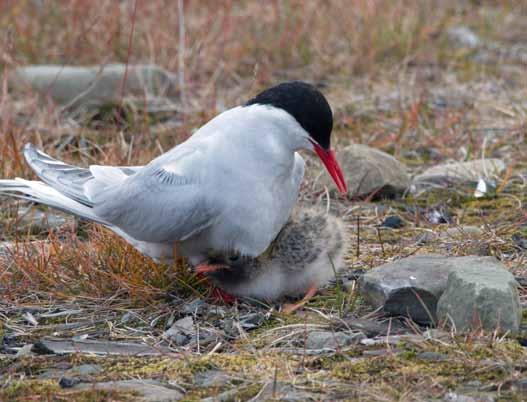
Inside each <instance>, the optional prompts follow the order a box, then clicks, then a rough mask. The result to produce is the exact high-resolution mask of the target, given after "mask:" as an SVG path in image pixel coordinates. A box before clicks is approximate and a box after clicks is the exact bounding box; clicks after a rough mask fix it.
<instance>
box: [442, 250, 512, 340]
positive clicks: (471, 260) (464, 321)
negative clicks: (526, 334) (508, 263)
mask: <svg viewBox="0 0 527 402" xmlns="http://www.w3.org/2000/svg"><path fill="white" fill-rule="evenodd" d="M459 260H460V263H461V264H460V266H459V267H458V268H457V269H455V270H452V272H450V274H449V276H448V282H447V286H446V290H445V292H444V293H443V294H442V296H441V298H440V299H439V302H438V305H437V315H438V318H439V319H440V320H441V321H443V322H444V323H445V324H447V325H452V326H454V327H455V329H456V330H457V331H461V332H462V331H467V330H473V329H484V330H487V331H494V330H496V329H498V330H500V331H501V332H505V331H510V332H512V333H516V332H518V330H519V327H520V323H521V318H522V312H521V307H520V298H519V295H518V286H519V285H518V283H517V282H516V280H515V279H514V276H513V275H512V274H511V273H510V272H509V271H507V270H506V269H505V267H504V266H503V264H501V263H500V262H499V261H498V260H497V259H496V258H494V257H477V258H476V257H462V258H460V259H459Z"/></svg>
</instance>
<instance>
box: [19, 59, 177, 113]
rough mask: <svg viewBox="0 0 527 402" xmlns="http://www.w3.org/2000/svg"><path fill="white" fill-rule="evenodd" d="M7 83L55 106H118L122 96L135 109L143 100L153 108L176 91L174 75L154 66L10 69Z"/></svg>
mask: <svg viewBox="0 0 527 402" xmlns="http://www.w3.org/2000/svg"><path fill="white" fill-rule="evenodd" d="M125 75H126V83H125V85H124V88H123V81H124V78H125ZM9 84H10V86H11V87H12V88H14V89H23V88H25V87H28V86H30V87H32V88H33V89H34V90H36V91H38V92H40V93H42V94H44V95H46V96H47V95H49V96H51V98H52V99H53V100H54V101H55V102H57V103H58V104H61V105H68V106H72V107H77V106H86V107H98V106H101V105H105V104H119V103H120V102H121V98H122V97H123V96H124V97H125V98H127V99H128V98H131V99H137V105H138V106H141V100H142V102H143V105H144V103H145V98H146V100H147V101H151V102H152V105H153V107H155V105H156V104H157V103H161V104H162V103H163V102H162V99H163V98H173V97H174V96H175V95H176V92H177V91H176V87H175V79H174V75H173V74H171V73H169V72H168V71H166V70H164V69H162V68H160V67H158V66H155V65H128V66H126V65H125V64H108V65H102V66H89V67H77V66H60V65H35V66H26V67H20V68H17V69H16V70H14V72H13V74H12V75H11V77H10V79H9ZM158 106H160V105H158Z"/></svg>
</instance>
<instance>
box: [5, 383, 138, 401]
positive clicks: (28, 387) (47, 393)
mask: <svg viewBox="0 0 527 402" xmlns="http://www.w3.org/2000/svg"><path fill="white" fill-rule="evenodd" d="M66 399H70V400H75V401H78V402H97V401H101V402H102V401H108V400H119V401H129V400H130V401H131V400H135V398H134V394H133V393H129V392H116V391H102V390H93V389H89V390H83V391H76V390H72V389H69V390H65V389H62V388H61V387H60V386H59V385H58V383H57V381H51V380H27V379H26V380H17V381H14V382H11V383H10V384H9V385H7V386H6V387H5V388H2V389H0V400H2V401H28V400H66Z"/></svg>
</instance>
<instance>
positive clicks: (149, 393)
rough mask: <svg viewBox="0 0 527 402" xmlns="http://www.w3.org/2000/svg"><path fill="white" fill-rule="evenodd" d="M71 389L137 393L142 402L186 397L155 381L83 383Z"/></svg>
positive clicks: (169, 400)
mask: <svg viewBox="0 0 527 402" xmlns="http://www.w3.org/2000/svg"><path fill="white" fill-rule="evenodd" d="M71 389H74V390H105V391H118V392H119V391H122V392H136V393H138V394H139V395H140V397H141V399H140V400H141V401H146V402H172V401H179V400H180V399H182V398H183V396H184V395H183V394H182V393H181V392H180V391H178V390H176V389H171V388H167V387H166V386H164V384H163V383H161V382H160V381H155V380H125V381H108V382H96V383H81V384H77V385H74V386H73V387H72V388H71Z"/></svg>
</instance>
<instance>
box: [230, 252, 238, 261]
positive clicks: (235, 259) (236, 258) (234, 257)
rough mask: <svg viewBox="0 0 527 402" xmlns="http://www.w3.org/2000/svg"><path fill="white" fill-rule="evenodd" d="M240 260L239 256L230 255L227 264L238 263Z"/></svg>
mask: <svg viewBox="0 0 527 402" xmlns="http://www.w3.org/2000/svg"><path fill="white" fill-rule="evenodd" d="M239 260H240V254H232V255H230V256H229V262H238V261H239Z"/></svg>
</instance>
